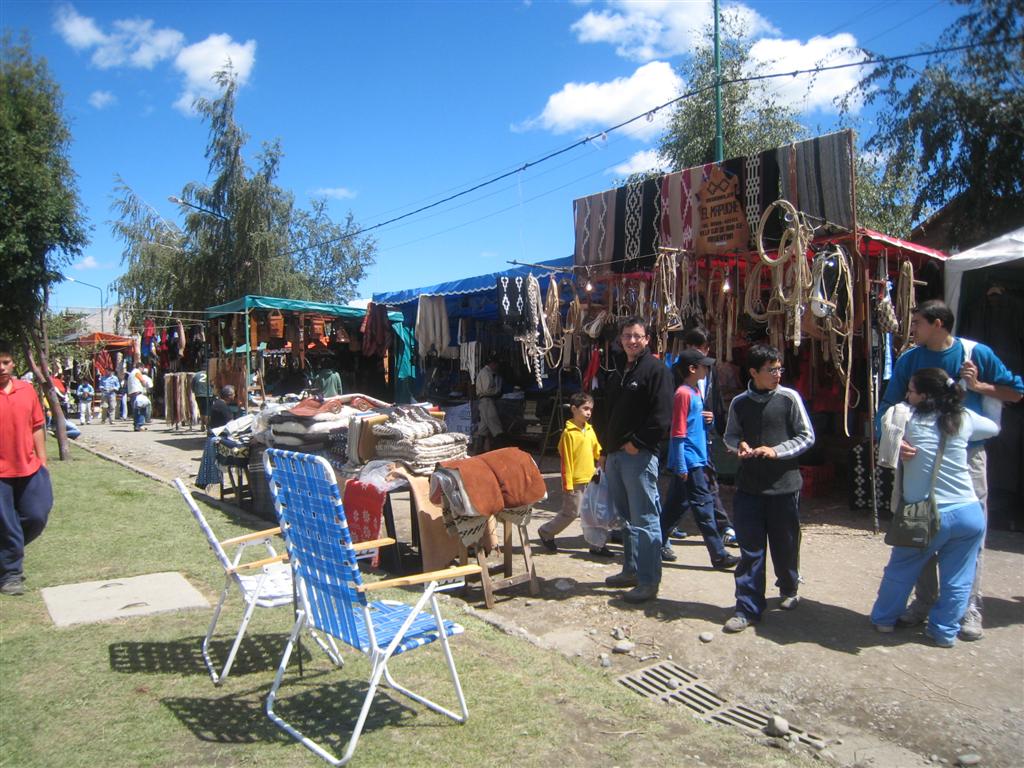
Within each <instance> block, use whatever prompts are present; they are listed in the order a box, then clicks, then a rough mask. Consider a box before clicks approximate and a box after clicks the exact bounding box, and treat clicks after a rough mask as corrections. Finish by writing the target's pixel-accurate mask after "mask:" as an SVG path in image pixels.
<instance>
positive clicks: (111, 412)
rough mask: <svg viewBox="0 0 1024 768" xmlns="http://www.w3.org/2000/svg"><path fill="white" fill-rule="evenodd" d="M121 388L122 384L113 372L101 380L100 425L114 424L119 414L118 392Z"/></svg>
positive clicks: (106, 374)
mask: <svg viewBox="0 0 1024 768" xmlns="http://www.w3.org/2000/svg"><path fill="white" fill-rule="evenodd" d="M120 386H121V382H120V381H118V379H117V374H116V373H114V372H113V371H107V372H106V373H105V374H104V375H103V378H101V379H100V400H101V403H100V424H103V423H105V422H109V423H110V424H113V423H114V418H115V415H116V414H117V390H118V389H119V388H120Z"/></svg>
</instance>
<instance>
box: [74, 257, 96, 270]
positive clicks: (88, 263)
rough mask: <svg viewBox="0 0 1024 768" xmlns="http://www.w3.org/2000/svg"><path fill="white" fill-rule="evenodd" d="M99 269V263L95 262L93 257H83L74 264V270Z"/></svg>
mask: <svg viewBox="0 0 1024 768" xmlns="http://www.w3.org/2000/svg"><path fill="white" fill-rule="evenodd" d="M99 267H100V263H99V262H98V261H96V257H95V256H85V257H84V258H82V259H81V260H80V261H76V262H75V264H74V268H75V269H99Z"/></svg>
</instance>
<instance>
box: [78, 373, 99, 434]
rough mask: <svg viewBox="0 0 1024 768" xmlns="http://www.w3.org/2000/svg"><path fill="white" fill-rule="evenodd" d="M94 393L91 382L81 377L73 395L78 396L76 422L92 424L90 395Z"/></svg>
mask: <svg viewBox="0 0 1024 768" xmlns="http://www.w3.org/2000/svg"><path fill="white" fill-rule="evenodd" d="M95 394H96V390H94V389H93V388H92V384H90V383H89V380H88V379H82V383H81V384H79V385H78V389H76V390H75V397H76V398H78V423H79V424H82V425H85V424H92V396H93V395H95Z"/></svg>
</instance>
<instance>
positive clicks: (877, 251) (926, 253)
mask: <svg viewBox="0 0 1024 768" xmlns="http://www.w3.org/2000/svg"><path fill="white" fill-rule="evenodd" d="M860 233H861V246H862V249H863V250H864V252H866V253H867V255H868V256H879V255H881V253H882V250H883V249H884V250H888V251H890V255H899V256H918V257H924V258H928V259H938V260H939V261H945V260H946V259H948V258H949V256H948V255H947V254H945V253H943V252H942V251H937V250H935V249H934V248H929V247H928V246H926V245H918V244H917V243H911V242H909V241H908V240H900V239H899V238H898V237H891V236H890V235H883V234H882V233H881V232H875V230H873V229H866V228H864V227H861V228H860ZM893 249H895V250H896V251H897V252H898V253H895V254H893V253H892V250H893Z"/></svg>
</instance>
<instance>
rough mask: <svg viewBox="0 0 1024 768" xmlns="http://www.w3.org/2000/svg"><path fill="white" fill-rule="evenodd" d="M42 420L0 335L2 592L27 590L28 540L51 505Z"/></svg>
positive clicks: (37, 531)
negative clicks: (25, 581)
mask: <svg viewBox="0 0 1024 768" xmlns="http://www.w3.org/2000/svg"><path fill="white" fill-rule="evenodd" d="M43 426H44V422H43V409H42V407H41V406H40V405H39V398H38V397H37V396H36V391H35V389H33V387H32V385H31V384H29V383H28V382H27V381H20V380H19V379H17V378H15V376H14V354H13V349H12V348H11V346H10V345H9V344H8V343H7V342H5V341H0V594H4V595H22V594H24V593H25V587H24V580H25V578H24V575H23V573H22V563H23V561H24V559H25V545H26V544H28V543H29V542H31V541H32V540H33V539H35V538H36V537H37V536H39V534H40V533H42V532H43V528H45V527H46V520H47V518H48V517H49V514H50V508H51V507H52V506H53V489H52V488H51V486H50V473H49V470H47V468H46V433H45V431H44V429H43Z"/></svg>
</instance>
